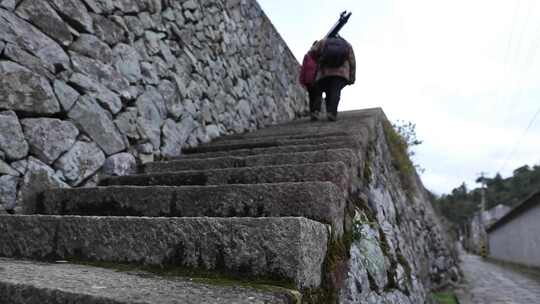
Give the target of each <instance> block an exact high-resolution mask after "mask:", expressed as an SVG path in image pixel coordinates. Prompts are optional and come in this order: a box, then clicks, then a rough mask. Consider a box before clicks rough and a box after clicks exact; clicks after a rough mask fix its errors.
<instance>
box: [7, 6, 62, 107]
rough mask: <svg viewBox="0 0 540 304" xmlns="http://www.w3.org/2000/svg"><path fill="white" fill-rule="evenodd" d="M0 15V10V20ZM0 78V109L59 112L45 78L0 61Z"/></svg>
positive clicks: (54, 97)
mask: <svg viewBox="0 0 540 304" xmlns="http://www.w3.org/2000/svg"><path fill="white" fill-rule="evenodd" d="M1 13H2V11H1V10H0V20H1V17H2V16H1ZM2 26H3V25H2V24H0V28H1V27H2ZM0 37H2V32H1V29H0ZM0 76H1V77H0V108H3V109H10V110H14V111H24V112H28V113H33V114H55V113H58V112H60V104H59V103H58V100H57V99H56V96H55V95H54V93H53V90H52V87H51V85H50V84H49V81H48V80H47V79H46V78H44V77H42V76H41V75H39V74H36V73H33V72H32V71H30V70H28V69H27V68H25V67H23V66H21V65H18V64H16V63H14V62H9V61H0Z"/></svg>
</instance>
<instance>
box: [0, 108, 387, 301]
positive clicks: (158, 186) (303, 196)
mask: <svg viewBox="0 0 540 304" xmlns="http://www.w3.org/2000/svg"><path fill="white" fill-rule="evenodd" d="M379 112H380V111H379V110H364V111H355V112H346V113H342V114H341V116H340V120H339V121H338V122H336V123H329V122H326V121H321V122H316V123H312V122H308V121H307V120H299V121H294V122H291V123H287V124H284V125H279V126H272V127H269V128H266V129H262V130H259V131H256V132H253V133H247V134H241V135H234V136H228V137H225V138H221V139H218V140H217V141H215V142H213V143H210V144H206V145H202V146H199V147H197V148H192V149H187V150H185V151H184V152H185V155H184V156H183V157H181V158H178V159H172V160H169V161H162V162H155V163H148V164H146V165H144V166H143V167H142V168H141V170H140V171H141V172H140V173H139V174H137V175H132V176H122V177H107V178H104V179H102V180H101V181H100V185H99V187H96V188H78V189H51V190H49V191H46V192H44V193H43V194H42V195H41V198H40V200H39V202H38V204H37V205H36V206H35V207H34V208H33V209H35V210H34V212H33V213H34V214H30V215H18V216H0V257H2V258H1V259H0V303H299V302H302V301H304V302H306V298H304V300H301V299H302V296H303V295H304V297H305V295H306V294H309V293H313V292H314V291H317V290H321V289H324V288H325V284H326V283H325V282H326V280H327V278H326V275H325V271H326V263H327V261H328V259H329V255H330V251H331V250H330V246H331V242H332V240H333V239H336V238H337V239H339V238H340V237H342V236H343V235H344V233H345V232H346V227H345V226H344V222H345V213H346V211H345V210H346V200H347V197H348V195H349V193H350V192H351V191H352V190H353V189H352V187H353V185H354V184H355V183H354V182H353V181H354V180H355V179H357V178H358V176H359V175H360V174H359V172H358V171H359V170H361V169H359V168H361V167H362V160H361V158H362V155H363V152H361V151H362V149H364V148H365V147H366V146H367V141H368V139H367V129H368V128H369V126H368V125H369V123H370V121H371V120H372V118H373V117H374V116H376V115H375V113H379ZM160 271H163V272H164V273H166V274H161V273H160ZM171 273H172V274H173V275H171ZM224 282H225V283H224ZM247 282H253V284H249V283H247ZM260 282H264V283H260Z"/></svg>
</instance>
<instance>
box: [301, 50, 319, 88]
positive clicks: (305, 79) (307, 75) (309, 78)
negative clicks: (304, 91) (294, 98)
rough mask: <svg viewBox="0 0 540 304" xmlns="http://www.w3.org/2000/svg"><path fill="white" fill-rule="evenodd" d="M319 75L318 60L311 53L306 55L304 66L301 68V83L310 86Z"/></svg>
mask: <svg viewBox="0 0 540 304" xmlns="http://www.w3.org/2000/svg"><path fill="white" fill-rule="evenodd" d="M316 77H317V61H316V60H315V58H313V56H312V54H311V53H307V54H306V55H305V56H304V61H303V62H302V68H301V69H300V83H301V84H302V85H303V86H304V87H309V86H311V85H312V84H313V83H314V82H315V78H316Z"/></svg>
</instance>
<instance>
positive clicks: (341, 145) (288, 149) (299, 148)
mask: <svg viewBox="0 0 540 304" xmlns="http://www.w3.org/2000/svg"><path fill="white" fill-rule="evenodd" d="M358 147H359V146H358V143H357V142H352V141H339V142H333V143H324V144H316V145H315V144H312V145H292V146H277V147H269V148H255V149H240V150H232V151H220V152H206V153H195V154H184V155H182V156H180V157H176V158H173V159H172V160H183V159H190V158H199V159H200V158H216V157H223V156H249V155H258V154H282V153H293V152H308V151H322V150H331V149H357V148H358Z"/></svg>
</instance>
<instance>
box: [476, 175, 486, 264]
mask: <svg viewBox="0 0 540 304" xmlns="http://www.w3.org/2000/svg"><path fill="white" fill-rule="evenodd" d="M479 175H480V177H479V178H478V179H477V180H476V182H477V183H480V184H481V188H480V189H481V191H480V195H481V201H480V227H481V229H482V235H481V237H480V243H481V244H480V254H481V255H482V256H483V257H486V256H487V242H488V240H487V232H486V228H487V227H486V225H487V223H484V216H483V215H484V212H485V211H486V177H485V175H486V173H485V172H480V173H479Z"/></svg>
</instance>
